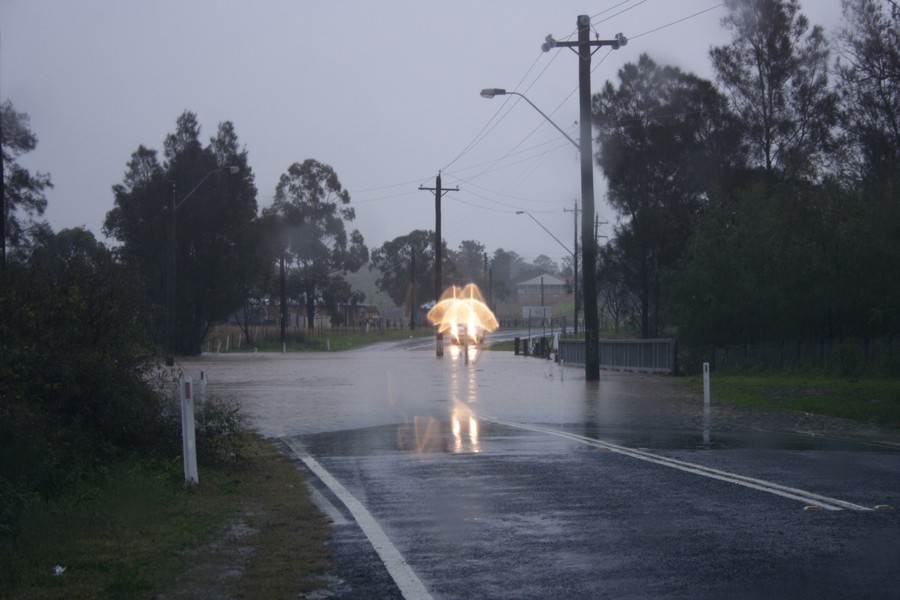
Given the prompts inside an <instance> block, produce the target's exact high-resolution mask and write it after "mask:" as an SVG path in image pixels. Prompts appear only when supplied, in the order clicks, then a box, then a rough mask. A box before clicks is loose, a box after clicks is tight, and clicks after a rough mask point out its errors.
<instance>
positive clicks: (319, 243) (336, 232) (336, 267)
mask: <svg viewBox="0 0 900 600" xmlns="http://www.w3.org/2000/svg"><path fill="white" fill-rule="evenodd" d="M349 204H350V194H349V193H348V192H347V191H346V190H344V189H343V187H342V186H341V183H340V181H339V180H338V176H337V174H336V173H335V172H334V169H332V168H331V167H330V166H329V165H326V164H323V163H320V162H318V161H316V160H314V159H307V160H305V161H303V162H302V163H294V164H292V165H291V166H290V167H289V168H288V170H287V172H286V173H284V174H283V175H282V176H281V178H280V179H279V181H278V185H277V187H276V188H275V201H274V202H273V204H272V206H271V207H269V208H267V209H266V210H265V211H264V214H265V215H272V216H274V217H275V218H276V219H278V220H280V221H281V222H283V223H285V224H286V227H285V229H284V236H285V237H284V241H285V246H284V248H285V256H286V258H288V259H289V261H290V267H291V268H293V269H294V274H295V276H296V281H297V286H298V288H297V290H296V292H295V297H296V298H297V299H298V301H301V302H302V303H303V304H304V305H305V306H306V318H307V327H308V328H309V329H313V327H314V324H315V315H316V307H318V306H322V307H325V308H336V305H337V303H339V302H342V301H348V300H351V299H352V297H351V295H350V290H349V287H348V286H347V284H346V281H345V280H344V275H346V274H347V273H348V272H353V273H355V272H356V271H358V270H359V269H360V268H361V267H362V266H363V265H364V264H365V263H366V262H367V261H368V259H369V251H368V249H367V248H366V246H365V243H364V242H363V236H362V234H361V233H360V232H359V231H358V230H353V231H352V232H350V234H349V235H348V234H347V231H346V226H345V224H346V223H349V222H351V221H353V220H354V219H355V218H356V215H355V212H354V210H353V208H351V207H350V206H348V205H349ZM357 298H358V297H357Z"/></svg>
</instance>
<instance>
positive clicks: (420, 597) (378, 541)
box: [282, 438, 432, 600]
mask: <svg viewBox="0 0 900 600" xmlns="http://www.w3.org/2000/svg"><path fill="white" fill-rule="evenodd" d="M282 441H283V442H284V443H285V445H287V447H288V448H290V449H291V452H293V453H294V454H295V455H296V456H297V457H298V458H299V459H300V460H302V461H303V463H304V464H305V465H306V466H307V467H308V468H309V470H310V471H312V472H313V473H314V474H315V475H316V477H318V478H319V479H320V480H321V481H322V483H324V484H325V485H326V486H328V488H329V489H330V490H331V491H332V492H334V495H335V496H337V497H338V498H339V499H340V501H341V502H343V503H344V506H346V507H347V510H349V511H350V514H352V515H353V518H354V519H356V522H357V523H358V524H359V527H360V528H361V529H362V530H363V533H365V534H366V537H367V538H369V542H370V543H371V544H372V547H373V548H375V552H377V553H378V556H379V557H380V558H381V562H383V563H384V566H385V567H386V568H387V570H388V573H390V575H391V577H392V578H393V579H394V583H396V584H397V587H398V588H400V593H401V594H403V597H404V598H406V599H407V600H430V599H431V597H432V596H431V594H430V593H428V590H427V589H426V588H425V585H424V584H423V583H422V581H421V580H420V579H419V578H418V576H417V575H416V574H415V572H413V570H412V567H410V566H409V563H407V562H406V559H404V558H403V555H402V554H400V551H399V550H397V548H396V546H394V544H392V543H391V540H390V539H389V538H388V536H387V535H386V534H385V533H384V530H383V529H382V528H381V526H380V525H379V524H378V521H376V520H375V517H373V516H372V514H371V513H370V512H369V511H368V510H367V509H366V507H365V506H363V504H362V502H360V501H359V500H357V499H356V498H355V497H354V496H353V494H351V493H350V491H349V490H348V489H347V488H345V487H344V486H343V485H342V484H341V482H340V481H338V480H337V479H335V478H334V476H333V475H332V474H331V473H329V472H328V470H327V469H326V468H325V467H323V466H322V465H321V464H319V461H317V460H316V459H315V458H313V457H312V456H310V455H309V454H308V453H307V452H306V451H305V450H304V449H303V448H300V447H298V446H297V445H295V444H294V443H293V442H292V441H291V440H290V439H288V438H282Z"/></svg>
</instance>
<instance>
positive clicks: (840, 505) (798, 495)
mask: <svg viewBox="0 0 900 600" xmlns="http://www.w3.org/2000/svg"><path fill="white" fill-rule="evenodd" d="M482 417H483V418H485V419H486V420H490V421H493V422H494V423H497V424H499V425H506V426H507V427H515V428H518V429H525V430H528V431H535V432H538V433H545V434H549V435H555V436H558V437H563V438H567V439H570V440H574V441H576V442H579V443H581V444H586V445H588V446H594V447H596V448H604V449H607V450H609V451H610V452H616V453H618V454H623V455H625V456H630V457H632V458H637V459H638V460H643V461H646V462H650V463H654V464H657V465H662V466H664V467H669V468H672V469H678V470H679V471H685V472H687V473H693V474H695V475H701V476H703V477H709V478H710V479H718V480H719V481H725V482H728V483H733V484H735V485H740V486H744V487H747V488H750V489H754V490H759V491H761V492H768V493H770V494H775V495H776V496H782V497H784V498H790V499H791V500H797V501H800V502H803V503H804V504H807V505H816V506H821V507H822V508H824V509H826V510H843V509H848V510H865V511H870V510H872V509H871V508H869V507H867V506H861V505H859V504H854V503H852V502H847V501H846V500H839V499H837V498H829V497H828V496H822V495H820V494H816V493H813V492H808V491H806V490H801V489H797V488H792V487H788V486H785V485H781V484H778V483H774V482H772V481H765V480H763V479H756V478H754V477H747V476H745V475H738V474H737V473H730V472H728V471H721V470H719V469H713V468H712V467H707V466H704V465H700V464H696V463H691V462H687V461H684V460H678V459H676V458H670V457H668V456H663V455H661V454H654V453H652V452H647V451H645V450H636V449H634V448H627V447H625V446H619V445H618V444H612V443H610V442H605V441H603V440H598V439H594V438H589V437H585V436H583V435H578V434H574V433H568V432H565V431H559V430H557V429H549V428H547V427H538V426H536V425H527V424H525V423H515V422H511V421H502V420H500V419H495V418H488V417H484V416H482Z"/></svg>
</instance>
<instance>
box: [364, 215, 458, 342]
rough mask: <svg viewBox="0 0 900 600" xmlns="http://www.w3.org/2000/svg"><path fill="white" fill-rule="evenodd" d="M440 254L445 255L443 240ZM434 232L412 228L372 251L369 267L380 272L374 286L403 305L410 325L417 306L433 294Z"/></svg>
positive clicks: (414, 321)
mask: <svg viewBox="0 0 900 600" xmlns="http://www.w3.org/2000/svg"><path fill="white" fill-rule="evenodd" d="M441 254H442V256H447V249H446V244H445V248H444V249H443V252H442V253H441ZM434 257H435V252H434V232H433V231H427V230H423V229H416V230H414V231H411V232H410V233H408V234H406V235H401V236H398V237H396V238H394V239H393V240H389V241H387V242H385V243H384V244H382V245H381V246H380V247H378V248H376V249H375V250H373V251H372V257H371V258H372V262H371V263H370V265H369V270H375V269H377V270H378V271H379V272H380V273H381V276H380V277H379V278H378V279H376V280H375V285H376V287H377V288H378V289H379V290H380V291H382V292H384V293H386V294H387V295H388V296H389V297H390V299H391V300H393V302H394V304H395V305H396V306H406V307H407V312H408V313H409V317H410V325H411V326H412V327H415V326H416V320H415V317H416V315H417V313H418V310H417V307H419V306H422V305H423V304H425V303H427V302H428V301H430V300H436V298H435V297H434Z"/></svg>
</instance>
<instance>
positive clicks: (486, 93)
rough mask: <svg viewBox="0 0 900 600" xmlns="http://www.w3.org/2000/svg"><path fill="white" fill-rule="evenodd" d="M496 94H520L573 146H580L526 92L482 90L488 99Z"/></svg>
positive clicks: (482, 93)
mask: <svg viewBox="0 0 900 600" xmlns="http://www.w3.org/2000/svg"><path fill="white" fill-rule="evenodd" d="M494 96H519V97H520V98H522V99H523V100H525V102H527V103H528V104H530V105H531V108H533V109H534V110H536V111H538V112H539V113H541V116H542V117H544V119H546V120H547V122H548V123H550V124H551V125H553V126H554V127H555V128H556V130H557V131H558V132H560V133H561V134H563V136H565V138H566V139H567V140H569V141H570V142H572V145H573V146H575V147H576V148H578V142H576V141H575V140H573V139H572V136H570V135H569V134H568V133H566V132H565V131H563V130H562V129H561V128H560V127H559V125H557V124H556V123H554V122H553V119H551V118H550V117H548V116H547V115H545V114H544V111H542V110H541V109H539V108H538V107H537V106H535V104H534V102H532V101H531V100H529V99H528V98H527V97H526V96H525V94H520V93H519V92H507V91H506V90H504V89H503V88H484V89H483V90H481V97H482V98H488V99H490V98H493V97H494Z"/></svg>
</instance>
